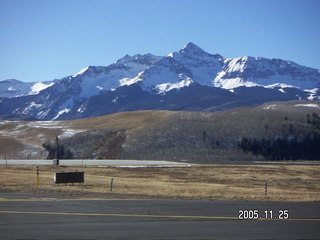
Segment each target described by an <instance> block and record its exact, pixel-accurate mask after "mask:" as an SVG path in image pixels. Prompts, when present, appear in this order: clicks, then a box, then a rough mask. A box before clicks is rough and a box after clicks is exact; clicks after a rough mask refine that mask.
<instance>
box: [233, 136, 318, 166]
mask: <svg viewBox="0 0 320 240" xmlns="http://www.w3.org/2000/svg"><path fill="white" fill-rule="evenodd" d="M238 146H239V147H240V148H241V149H242V150H243V151H245V152H252V153H253V154H255V155H262V156H264V157H265V158H266V159H267V160H299V159H305V160H320V134H318V133H316V134H314V135H313V136H307V137H305V138H304V139H303V140H298V139H297V138H292V139H283V138H278V139H276V140H269V139H265V138H263V139H261V140H257V139H255V138H253V139H252V138H242V139H241V141H240V143H239V145H238Z"/></svg>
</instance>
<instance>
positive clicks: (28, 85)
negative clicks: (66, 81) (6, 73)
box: [0, 79, 53, 98]
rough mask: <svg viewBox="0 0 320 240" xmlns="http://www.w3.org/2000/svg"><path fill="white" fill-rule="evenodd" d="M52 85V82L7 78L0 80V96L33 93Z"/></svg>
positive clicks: (9, 96)
mask: <svg viewBox="0 0 320 240" xmlns="http://www.w3.org/2000/svg"><path fill="white" fill-rule="evenodd" d="M52 85H53V82H22V81H19V80H16V79H7V80H4V81H0V97H8V98H12V97H18V96H23V95H34V94H38V93H39V92H40V91H42V90H43V89H46V88H47V87H50V86H52Z"/></svg>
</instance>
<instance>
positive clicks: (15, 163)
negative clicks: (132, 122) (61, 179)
mask: <svg viewBox="0 0 320 240" xmlns="http://www.w3.org/2000/svg"><path fill="white" fill-rule="evenodd" d="M59 164H60V165H68V166H69V165H77V166H79V165H95V166H118V167H121V166H133V167H142V166H158V167H161V166H165V167H174V166H179V167H190V166H191V165H190V164H187V163H181V162H170V161H151V160H149V161H148V160H93V159H91V160H88V159H87V160H86V159H85V160H82V159H73V160H60V162H59ZM1 165H7V166H32V165H53V160H0V166H1Z"/></svg>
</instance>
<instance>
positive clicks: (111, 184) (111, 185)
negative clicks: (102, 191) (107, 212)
mask: <svg viewBox="0 0 320 240" xmlns="http://www.w3.org/2000/svg"><path fill="white" fill-rule="evenodd" d="M112 187H113V178H111V183H110V192H112Z"/></svg>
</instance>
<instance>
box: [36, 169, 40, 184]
mask: <svg viewBox="0 0 320 240" xmlns="http://www.w3.org/2000/svg"><path fill="white" fill-rule="evenodd" d="M39 175H40V172H39V166H37V185H39V183H40V176H39Z"/></svg>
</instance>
